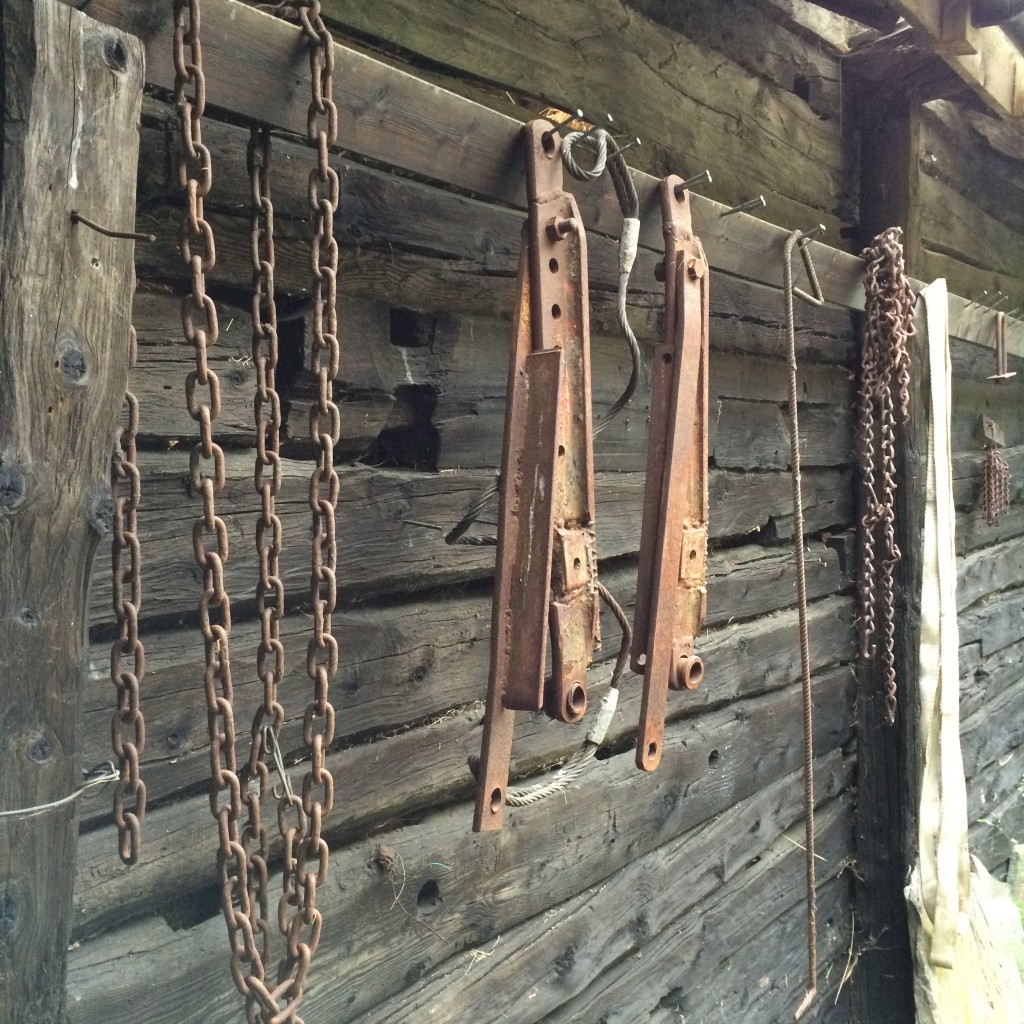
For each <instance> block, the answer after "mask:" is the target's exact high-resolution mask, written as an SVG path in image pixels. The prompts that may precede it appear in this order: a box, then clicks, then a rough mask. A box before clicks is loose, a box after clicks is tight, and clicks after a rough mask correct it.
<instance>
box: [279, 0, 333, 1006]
mask: <svg viewBox="0 0 1024 1024" xmlns="http://www.w3.org/2000/svg"><path fill="white" fill-rule="evenodd" d="M294 6H295V9H296V11H297V13H298V18H299V24H300V25H301V28H302V32H303V34H304V35H305V36H306V39H307V40H308V42H309V64H310V74H311V81H312V99H311V102H310V105H309V113H308V116H307V133H308V138H309V142H310V143H311V144H312V145H313V146H314V147H315V149H316V163H315V164H314V166H313V168H312V170H311V171H310V174H309V188H308V197H309V206H310V210H311V214H312V223H313V237H312V241H311V244H310V269H311V271H312V302H313V318H312V320H313V324H312V335H313V341H312V352H311V357H310V363H311V369H312V371H313V373H314V375H315V376H316V378H317V398H316V401H315V402H314V404H313V406H312V408H311V409H310V414H309V437H310V441H311V442H312V443H313V446H314V448H315V450H316V468H315V469H314V470H313V473H312V475H311V476H310V481H309V507H310V511H311V512H312V538H313V539H312V558H311V570H310V585H309V601H310V606H311V611H312V614H313V633H312V636H311V637H310V640H309V645H308V647H307V651H306V671H307V673H308V674H309V677H310V679H311V680H312V681H313V699H312V701H311V702H310V703H309V704H308V705H307V707H306V710H305V714H304V715H303V721H302V737H303V742H304V743H305V744H306V746H307V747H308V748H309V749H310V755H311V756H310V763H309V770H308V771H307V772H306V775H305V778H304V779H303V782H302V791H301V796H295V797H293V798H291V799H287V798H285V799H282V801H281V803H280V804H279V809H278V816H279V823H280V825H281V831H282V834H283V836H284V851H285V852H284V892H283V894H282V896H281V898H280V900H279V902H278V927H279V928H280V930H281V932H282V934H283V935H284V936H286V939H287V946H286V950H285V954H284V957H283V959H282V961H281V965H280V968H279V971H278V978H277V985H278V989H279V990H284V989H287V990H288V991H289V992H290V998H292V999H293V1000H294V1004H293V1005H297V1004H298V1002H299V1000H300V999H301V998H302V992H303V989H304V987H305V983H306V973H307V971H308V969H309V963H310V959H311V958H312V956H313V954H314V953H315V952H316V948H317V946H318V945H319V942H320V933H321V929H322V927H323V920H322V917H321V914H320V911H319V910H318V909H317V905H316V899H317V888H318V886H320V885H322V884H323V883H324V881H325V880H326V878H327V869H328V855H329V851H328V847H327V842H326V840H325V839H324V838H323V834H322V829H323V819H324V817H325V815H327V814H328V813H329V812H330V810H331V807H332V805H333V803H334V779H333V778H332V776H331V773H330V772H329V771H328V770H327V769H326V768H325V767H324V760H325V756H326V752H327V750H328V749H329V748H330V745H331V743H332V742H333V740H334V708H333V706H332V705H331V703H330V701H329V699H328V693H329V688H330V683H331V680H332V679H333V677H334V676H335V674H336V673H337V669H338V643H337V640H336V639H335V637H334V635H333V632H332V624H331V615H332V613H333V612H334V608H335V604H336V602H337V587H338V584H337V562H338V551H337V538H336V536H335V515H336V512H337V507H338V495H339V491H340V483H339V478H338V473H337V470H335V468H334V448H335V445H337V443H338V442H339V440H340V438H341V413H340V411H339V409H338V406H337V404H336V403H335V402H334V399H333V387H334V379H335V377H336V376H337V375H338V370H339V364H340V361H341V350H340V344H339V341H338V314H337V274H338V244H337V241H336V240H335V238H334V217H335V213H336V211H337V209H338V203H339V199H340V182H339V179H338V174H337V172H336V171H335V170H334V168H333V167H331V165H330V148H331V147H332V146H334V145H336V143H337V141H338V108H337V106H336V105H335V103H334V100H333V98H332V97H333V91H334V40H333V38H332V36H331V34H330V32H329V31H328V29H327V27H326V26H325V24H324V21H323V18H322V17H321V13H320V4H319V2H316V0H312V2H310V0H297V2H296V3H295V5H294ZM295 1019H296V1020H298V1018H295Z"/></svg>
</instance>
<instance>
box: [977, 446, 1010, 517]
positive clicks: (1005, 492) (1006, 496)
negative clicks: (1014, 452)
mask: <svg viewBox="0 0 1024 1024" xmlns="http://www.w3.org/2000/svg"><path fill="white" fill-rule="evenodd" d="M981 477H982V483H981V508H982V511H983V512H984V513H985V518H986V519H987V520H988V525H989V526H995V525H996V523H998V522H999V517H1000V516H1001V515H1005V514H1006V512H1007V510H1008V509H1009V507H1010V481H1011V480H1012V477H1011V475H1010V467H1009V465H1008V463H1007V461H1006V459H1005V458H1004V457H1003V453H1002V452H1001V451H999V449H998V448H996V447H995V446H994V445H992V446H991V447H989V448H988V449H987V451H986V453H985V464H984V466H983V467H982V472H981Z"/></svg>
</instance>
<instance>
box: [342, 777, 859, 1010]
mask: <svg viewBox="0 0 1024 1024" xmlns="http://www.w3.org/2000/svg"><path fill="white" fill-rule="evenodd" d="M763 806H764V805H762V807H763ZM852 810H853V807H852V799H851V794H849V793H847V794H844V795H843V796H841V797H840V798H839V799H838V800H835V801H832V802H831V803H829V804H828V805H827V806H826V807H825V808H823V809H822V811H821V812H820V816H819V829H820V831H819V835H820V855H821V856H822V858H823V866H822V876H823V877H822V882H825V881H827V880H829V879H831V878H833V877H835V875H836V874H838V873H839V872H840V871H842V869H843V868H844V866H846V865H847V864H848V863H850V862H851V861H852V859H853V852H854V851H853V827H852V826H853V821H852ZM748 820H749V819H748ZM718 824H719V823H718V822H716V823H715V826H712V827H710V828H708V829H706V830H704V834H703V835H701V836H699V837H698V836H694V835H692V834H690V833H687V834H686V835H685V836H683V837H681V838H680V839H678V840H675V841H673V842H669V843H666V844H665V845H664V846H662V847H661V848H660V849H658V850H656V851H654V852H653V853H650V854H648V855H647V856H645V857H642V858H640V859H638V860H636V861H633V862H632V863H631V864H629V865H627V866H626V867H624V868H623V869H622V870H621V871H620V872H619V873H618V874H617V875H616V876H615V877H614V878H612V879H610V880H609V882H608V883H607V884H606V885H604V886H602V887H601V888H600V890H599V891H597V892H593V893H586V894H584V896H582V897H579V898H577V899H575V900H570V901H568V902H567V903H566V904H564V905H562V906H560V907H558V908H557V909H556V910H555V911H554V912H553V913H552V912H549V913H547V914H544V915H543V916H542V917H541V918H540V919H532V920H530V921H527V922H525V923H524V924H522V925H519V926H518V927H517V928H514V929H512V930H511V931H510V932H508V933H506V934H503V935H501V936H500V938H499V940H498V942H499V945H498V946H496V947H495V952H497V951H498V950H499V949H500V950H501V954H502V955H501V956H494V957H489V958H487V959H484V960H482V962H479V963H476V964H473V969H469V970H466V971H462V972H457V971H451V970H450V969H448V970H446V969H445V967H446V965H442V966H441V967H439V968H435V969H434V970H433V971H431V972H430V974H428V975H427V977H426V978H425V979H424V980H423V982H421V983H420V984H419V985H418V986H416V988H415V989H413V990H412V991H410V992H408V993H407V994H406V993H403V994H402V995H399V996H397V997H393V998H391V999H388V1000H387V1001H385V1002H384V1003H382V1004H381V1005H380V1006H377V1007H375V1008H374V1009H373V1010H372V1011H371V1012H370V1013H368V1014H366V1015H364V1016H362V1017H360V1018H358V1021H359V1024H385V1022H387V1021H393V1020H431V1021H438V1022H439V1024H441V1022H443V1024H456V1022H464V1021H465V1022H468V1021H469V1020H470V1019H472V1020H473V1021H479V1022H480V1024H500V1022H501V1021H503V1020H507V1019H509V1015H510V1014H514V1015H515V1016H514V1018H513V1019H515V1020H517V1021H522V1022H523V1024H532V1022H538V1021H545V1022H550V1024H555V1022H569V1021H579V1020H599V1019H600V1020H602V1021H606V1022H607V1024H632V1022H635V1021H641V1020H649V1019H650V1015H651V1014H652V1013H653V1012H654V1011H655V1010H656V1009H658V1007H659V1004H661V1005H663V1006H668V1007H670V1008H672V1009H674V1010H675V1011H676V1012H677V1013H678V1014H679V1016H682V1017H684V1019H693V1020H701V1019H703V1018H702V1017H701V1016H699V1015H697V1014H695V1013H694V1010H693V1009H692V1008H691V1006H692V1004H693V1003H695V1002H698V1001H700V1000H702V997H703V999H707V994H705V993H702V992H700V990H701V989H708V988H715V989H716V990H717V992H718V995H719V998H720V997H721V995H723V994H724V992H723V989H724V986H723V985H722V977H721V974H720V964H721V962H722V961H723V960H725V959H726V958H728V959H729V960H730V961H731V963H732V967H733V970H734V971H735V975H736V976H737V977H736V980H735V981H734V982H733V985H734V986H735V988H738V989H739V990H740V991H743V990H744V989H745V990H746V991H747V993H748V994H749V995H753V994H754V993H757V994H758V996H759V997H760V999H761V1000H764V999H767V1000H768V1001H770V1002H772V1003H777V1004H779V1007H780V1010H781V1009H782V1008H785V1009H788V1010H789V1011H790V1013H791V1012H792V1009H793V1007H794V1006H796V1005H798V1004H799V1001H800V999H801V998H802V996H803V992H802V991H801V987H800V985H799V984H792V985H790V986H786V985H785V984H783V982H782V978H781V977H779V978H778V981H777V983H776V984H775V985H772V986H770V988H769V990H768V991H767V992H765V991H764V990H763V988H762V986H761V985H760V983H759V976H758V975H756V974H753V973H752V972H751V971H750V969H749V968H748V967H747V966H746V961H747V958H748V957H749V956H750V939H751V936H752V933H756V932H761V933H763V931H765V930H767V929H768V927H770V926H771V925H774V924H776V923H777V922H778V920H779V918H781V917H787V918H791V919H793V920H794V921H795V919H797V918H801V919H802V918H803V917H804V915H803V913H802V907H799V905H797V906H794V904H798V901H799V899H800V895H801V889H802V888H803V886H804V882H805V876H804V869H803V860H802V858H801V854H800V849H799V844H798V843H797V842H796V840H794V839H793V838H792V837H791V836H790V835H789V834H788V833H787V832H785V831H783V832H781V834H780V833H779V831H777V829H778V818H777V817H773V819H769V821H767V822H766V821H765V820H764V817H763V815H762V816H761V817H757V818H755V819H754V820H753V822H752V824H751V825H750V829H752V831H753V835H750V834H748V835H745V836H742V837H736V839H734V840H732V841H730V840H726V841H725V842H722V843H721V845H717V846H715V845H712V844H711V842H709V840H711V839H712V836H711V835H710V834H709V833H711V832H712V831H714V832H717V826H718ZM766 825H767V826H768V828H769V829H771V830H770V831H766V829H765V826H766ZM772 826H774V828H773V827H772ZM715 838H718V836H716V837H715ZM758 838H760V839H761V842H762V843H763V842H764V840H765V839H768V840H769V843H768V845H767V847H765V848H764V849H762V850H761V852H760V853H759V854H758V855H757V856H755V857H752V858H751V857H750V852H751V845H752V843H754V844H756V842H757V839H758ZM705 851H706V854H707V859H706V860H705V859H701V856H700V853H701V852H705ZM741 851H742V853H743V855H745V856H746V857H747V860H746V861H745V862H743V863H741V862H739V861H738V859H737V854H740V852H741ZM845 897H846V900H847V901H848V900H849V887H848V886H847V887H846V892H845ZM752 905H756V906H757V907H758V912H757V918H756V920H755V921H752V920H751V917H750V908H751V906H752ZM833 906H834V904H833ZM822 909H823V910H825V911H826V913H825V914H823V915H822V921H823V923H824V921H825V920H827V912H828V910H829V909H832V908H831V907H829V906H827V905H826V906H823V908H822ZM836 923H838V925H839V926H838V927H836V928H834V933H835V935H839V934H842V933H843V932H844V931H846V930H848V928H847V926H848V922H847V921H840V922H833V924H836ZM830 931H831V929H828V928H826V927H823V928H822V933H823V934H822V940H823V942H822V944H823V945H824V946H825V948H826V950H827V949H829V948H830V947H831V946H833V945H834V944H835V937H834V936H833V935H830V934H829V932H830ZM783 934H784V935H785V936H786V937H787V938H788V939H789V943H791V946H790V948H788V949H787V945H788V944H786V943H784V944H782V945H778V946H776V947H775V948H774V949H773V953H774V954H776V955H777V956H778V957H779V958H780V959H781V958H783V957H785V955H786V954H787V953H792V952H794V951H799V952H800V953H803V954H804V958H805V959H806V933H805V930H803V929H799V928H793V927H790V928H789V929H786V930H785V931H784V932H783ZM830 939H831V941H830ZM755 941H756V940H755ZM459 959H460V960H461V959H463V958H462V957H460V958H459ZM471 963H472V961H471ZM795 966H796V972H795V974H796V977H800V976H801V972H802V971H804V972H805V971H806V963H804V964H803V965H801V964H800V963H799V959H798V960H797V964H796V965H795ZM653 979H657V980H656V981H654V982H653V983H652V980H653ZM759 989H760V991H758V990H759ZM496 991H497V992H501V993H502V998H501V999H500V1000H495V999H493V998H488V995H487V994H488V993H493V992H496ZM749 995H748V998H749ZM773 996H774V999H773V998H772V997H773ZM716 1003H717V1000H716ZM765 1011H766V1007H765V1005H764V1003H763V1002H761V1001H760V1000H759V1002H758V1007H757V1016H758V1017H759V1018H761V1019H768V1018H766V1017H765ZM469 1013H472V1014H473V1016H472V1018H470V1017H469V1016H468V1014H469ZM788 1016H789V1014H788V1013H784V1012H783V1013H779V1014H778V1016H777V1017H775V1018H772V1019H779V1018H783V1019H784V1018H785V1017H788ZM734 1019H738V1018H734Z"/></svg>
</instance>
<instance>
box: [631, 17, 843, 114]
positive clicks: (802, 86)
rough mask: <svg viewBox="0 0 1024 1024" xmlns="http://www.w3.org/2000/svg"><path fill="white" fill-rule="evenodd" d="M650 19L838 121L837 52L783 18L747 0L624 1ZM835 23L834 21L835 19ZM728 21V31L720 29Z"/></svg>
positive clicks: (840, 100) (838, 78)
mask: <svg viewBox="0 0 1024 1024" xmlns="http://www.w3.org/2000/svg"><path fill="white" fill-rule="evenodd" d="M627 6H629V7H632V8H635V9H636V10H638V11H640V12H641V13H643V14H644V15H645V16H646V17H648V18H650V19H651V20H652V21H654V22H657V23H658V24H661V25H666V26H668V27H669V28H671V29H673V30H674V31H676V32H678V33H679V34H680V35H683V36H685V37H687V38H688V39H692V40H696V41H699V42H700V44H701V45H702V46H709V47H711V48H712V49H714V50H716V51H718V52H719V53H724V54H725V55H726V56H728V57H729V59H730V60H732V61H735V62H736V63H737V64H739V65H740V66H741V67H743V68H745V69H746V70H747V71H748V72H749V73H750V74H751V75H753V76H754V77H756V78H759V79H762V80H765V81H767V82H770V83H771V84H773V85H775V86H777V87H778V88H779V89H781V90H783V92H788V93H792V94H793V95H794V96H799V97H800V99H802V100H803V101H804V102H805V103H806V104H807V105H808V106H809V107H810V109H811V110H813V111H814V113H815V114H817V115H818V116H819V117H827V118H831V119H833V120H836V121H838V120H840V116H841V110H840V108H841V104H842V95H841V90H840V87H839V86H840V74H839V60H840V58H839V56H838V55H837V54H836V53H834V52H832V50H831V47H825V46H823V45H822V43H821V40H820V39H817V38H814V37H813V36H811V35H810V33H801V32H799V31H797V30H796V26H794V24H793V22H792V21H791V20H790V19H788V18H784V17H775V18H772V17H771V16H770V15H769V17H768V18H766V17H765V14H766V12H765V5H764V4H762V3H758V2H753V3H751V2H750V0H725V2H724V3H723V2H722V0H697V2H693V0H691V2H690V3H687V4H676V3H672V0H628V3H627ZM834 20H836V21H838V20H839V19H834ZM726 25H728V30H727V31H725V30H723V27H724V26H726Z"/></svg>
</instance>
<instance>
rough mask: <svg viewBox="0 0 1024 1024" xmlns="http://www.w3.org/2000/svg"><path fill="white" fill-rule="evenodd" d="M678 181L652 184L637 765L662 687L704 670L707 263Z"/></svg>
mask: <svg viewBox="0 0 1024 1024" xmlns="http://www.w3.org/2000/svg"><path fill="white" fill-rule="evenodd" d="M682 184H683V182H682V179H680V178H678V177H676V176H674V175H673V176H671V177H668V178H666V179H665V180H664V181H663V182H662V185H661V208H662V217H663V222H664V230H665V262H664V264H663V265H662V270H663V273H664V281H665V341H664V343H663V344H662V345H661V346H659V348H658V349H657V351H656V352H655V354H654V369H653V379H652V394H651V413H650V421H651V423H650V435H649V439H648V448H647V482H646V487H645V490H644V514H643V525H642V528H641V535H640V563H639V571H638V579H637V597H636V611H635V617H634V622H633V647H632V650H631V652H630V654H631V662H632V666H633V670H634V671H635V672H642V673H643V675H644V687H643V702H642V705H641V709H640V727H639V730H638V733H637V751H636V763H637V766H638V767H639V768H642V769H643V770H644V771H653V770H654V769H655V768H657V766H658V763H659V762H660V760H661V749H662V737H663V735H664V730H665V712H666V708H667V704H668V691H669V689H674V690H678V689H693V688H694V687H696V686H698V685H699V684H700V682H701V679H702V678H703V676H704V663H703V662H702V661H701V659H700V657H699V656H698V655H696V654H695V653H694V641H695V639H696V637H697V636H698V635H699V633H700V630H701V627H702V626H703V623H704V616H705V614H706V612H707V587H706V583H707V542H708V470H707V465H708V435H707V424H708V264H707V260H706V258H705V256H704V251H703V249H702V247H701V244H700V240H699V239H698V238H696V236H695V235H694V234H693V228H692V223H691V217H690V202H689V193H688V192H687V191H686V189H684V188H680V187H679V186H681V185H682Z"/></svg>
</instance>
